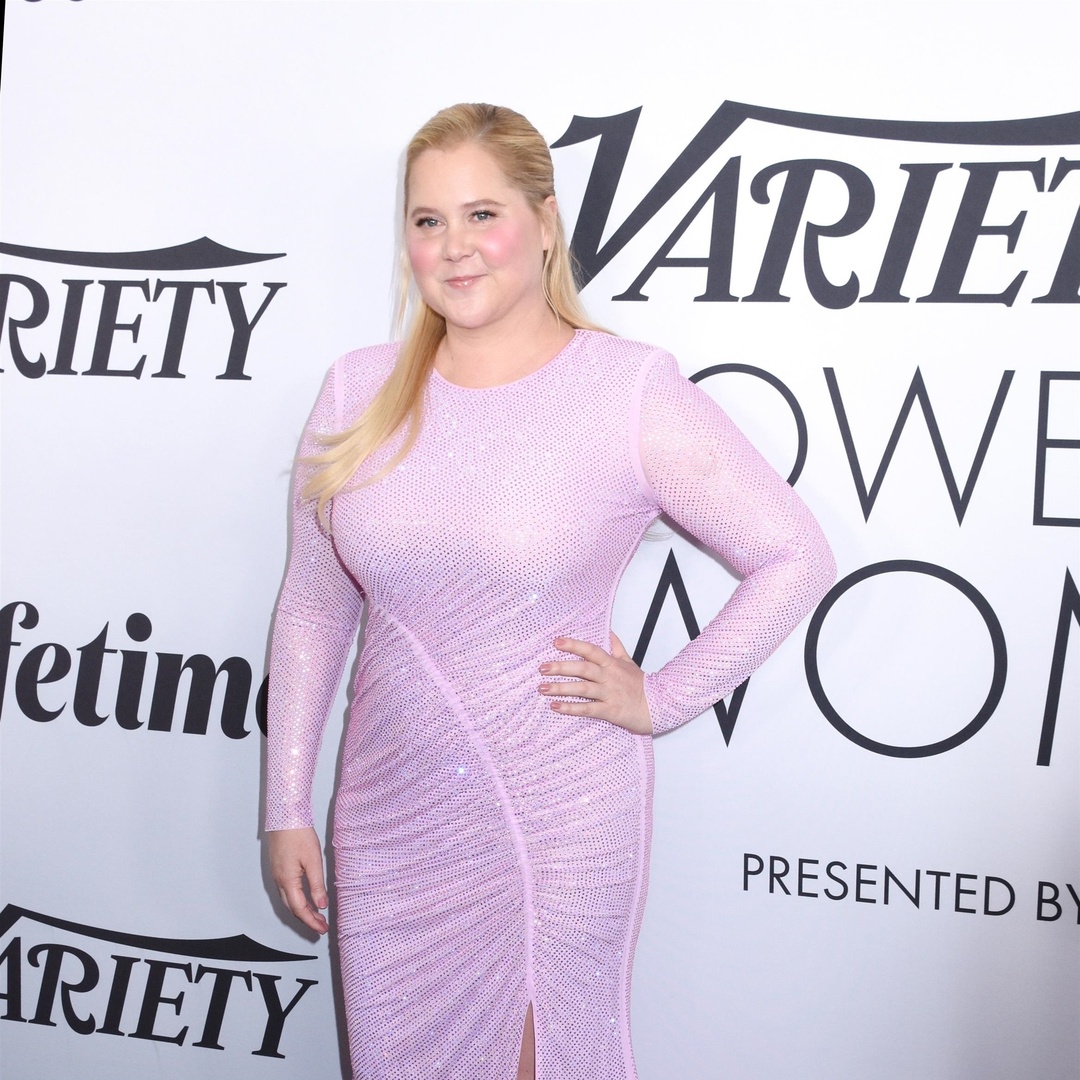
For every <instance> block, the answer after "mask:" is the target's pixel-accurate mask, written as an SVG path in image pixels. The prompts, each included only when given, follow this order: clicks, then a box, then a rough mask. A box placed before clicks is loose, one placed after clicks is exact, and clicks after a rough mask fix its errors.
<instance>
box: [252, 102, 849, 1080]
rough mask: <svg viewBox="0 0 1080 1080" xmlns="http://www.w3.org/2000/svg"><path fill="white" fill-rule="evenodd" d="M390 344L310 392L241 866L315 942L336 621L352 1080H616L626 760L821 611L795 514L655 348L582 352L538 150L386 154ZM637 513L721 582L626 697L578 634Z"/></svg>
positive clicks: (633, 895) (629, 1056) (460, 114)
mask: <svg viewBox="0 0 1080 1080" xmlns="http://www.w3.org/2000/svg"><path fill="white" fill-rule="evenodd" d="M404 206H405V220H404V251H405V254H406V256H407V260H408V267H409V271H410V273H411V280H412V283H413V285H414V286H415V289H416V291H417V293H418V302H417V304H416V309H415V314H414V316H413V318H412V321H411V323H410V325H409V328H408V331H407V333H406V335H405V338H404V340H403V341H402V342H401V343H400V344H392V345H380V346H375V347H373V348H367V349H361V350H359V351H357V352H353V353H349V354H348V355H346V356H344V357H342V358H341V359H340V360H339V361H338V362H337V363H336V364H335V365H334V366H333V368H332V369H331V372H330V374H329V376H328V378H327V381H326V383H325V385H324V387H323V391H322V393H321V395H320V397H319V400H318V402H317V403H316V405H315V409H314V412H313V413H312V416H311V420H310V421H309V424H308V427H307V430H306V433H305V436H304V440H303V444H302V447H301V459H300V464H299V466H298V470H297V474H298V475H297V489H296V497H295V507H294V510H295V519H294V533H293V542H292V551H291V557H290V562H289V569H288V574H287V578H286V582H285V585H284V588H283V591H282V595H281V598H280V600H279V604H278V609H277V616H276V620H275V627H274V643H273V654H272V660H271V679H270V729H269V740H268V743H269V752H268V799H267V814H266V827H267V829H268V830H270V831H269V844H270V860H271V867H272V871H273V874H274V877H275V880H276V881H277V883H278V886H279V889H280V891H281V895H282V897H283V898H284V900H285V901H286V903H287V904H288V906H289V908H290V909H291V910H292V912H293V914H295V915H296V916H297V918H299V919H300V920H302V921H303V922H304V923H305V924H306V925H307V926H309V927H311V928H313V929H315V930H318V931H320V932H324V931H325V930H326V929H327V923H326V920H325V918H324V916H323V915H322V913H321V909H323V908H325V907H326V905H327V891H326V887H325V885H324V880H323V869H322V852H321V848H320V843H319V839H318V837H317V835H316V833H315V831H314V830H313V828H312V820H313V819H312V809H311V800H310V792H311V778H312V773H313V770H314V767H315V760H316V756H317V753H318V748H319V742H320V738H321V734H322V729H323V726H324V723H325V720H326V716H327V713H328V711H329V709H330V707H331V703H332V702H333V699H334V696H335V693H336V690H337V686H338V682H339V680H340V677H341V672H342V669H343V666H344V664H345V661H346V658H347V656H348V654H349V651H350V648H351V646H352V644H353V641H354V638H355V635H356V632H357V626H358V624H359V620H360V615H361V611H362V609H363V607H364V606H365V605H366V606H367V626H366V632H365V637H364V645H363V651H362V654H361V656H360V660H359V663H358V667H357V673H356V681H355V685H354V688H353V704H352V712H351V716H350V721H349V727H348V732H347V735H346V741H345V749H344V754H343V758H342V768H341V776H340V779H339V785H338V791H337V795H336V802H335V811H334V846H335V849H336V866H337V881H336V920H337V928H338V937H339V947H340V951H341V970H342V979H343V983H344V993H345V1009H346V1013H347V1017H348V1024H349V1036H350V1044H351V1054H352V1062H353V1068H354V1070H355V1075H356V1077H358V1078H363V1080H376V1078H386V1080H409V1078H416V1080H433V1078H438V1077H445V1078H447V1080H449V1078H453V1080H513V1078H514V1077H515V1076H517V1077H518V1078H527V1080H532V1078H534V1077H535V1078H536V1080H616V1078H618V1080H628V1078H633V1077H635V1076H636V1072H635V1068H634V1059H633V1052H632V1049H631V1042H630V1027H629V1017H630V1006H629V991H630V976H631V968H632V962H633V954H634V944H635V940H636V937H637V932H638V927H639V926H640V922H641V913H642V908H643V906H644V902H645V892H646V883H647V877H648V862H649V839H650V801H651V791H652V767H653V766H652V738H653V736H654V735H657V734H660V733H662V732H664V731H667V730H669V729H671V728H673V727H675V726H676V725H678V724H681V723H684V722H685V721H687V720H690V719H691V718H692V717H694V716H697V715H698V714H699V713H701V712H702V711H704V710H705V709H707V708H708V707H709V706H710V705H711V704H712V703H713V702H714V701H717V700H719V699H720V698H722V697H724V696H725V695H727V694H728V693H730V692H731V691H732V690H733V689H734V688H735V687H736V686H738V685H739V684H740V683H741V682H742V681H743V680H744V679H746V678H747V676H749V675H750V673H751V672H752V671H753V670H754V669H755V668H756V667H757V666H758V665H759V664H760V663H761V662H762V661H763V660H764V659H765V658H766V657H767V656H768V655H769V654H770V653H771V652H772V651H773V649H775V648H776V646H777V645H778V644H779V643H780V642H781V641H782V640H783V638H784V637H785V636H786V635H787V634H788V633H790V631H791V630H792V629H793V628H794V627H795V626H796V624H797V623H798V622H799V621H800V620H801V619H802V618H803V617H804V615H806V613H807V612H808V611H809V610H810V609H811V608H812V606H813V605H814V604H815V603H816V602H817V600H818V599H819V598H820V597H821V596H822V595H823V593H824V591H825V590H826V589H827V588H828V586H829V584H830V583H831V580H832V575H833V572H834V569H833V563H832V559H831V556H830V554H829V549H828V546H827V544H826V543H825V540H824V538H823V537H822V535H821V532H820V530H819V529H818V527H817V525H816V523H815V521H814V519H813V518H812V516H811V515H810V513H809V512H808V511H807V509H806V508H805V506H804V505H803V504H802V502H801V501H800V499H799V498H798V496H796V495H795V493H794V492H793V491H792V490H791V488H790V487H789V486H788V485H787V484H786V483H785V482H784V481H783V480H782V479H780V477H778V476H777V475H776V473H774V472H773V470H772V469H771V468H770V467H769V466H768V465H767V464H766V463H765V462H764V461H763V460H762V458H761V457H760V455H758V454H757V452H756V451H755V450H754V449H753V448H752V447H751V446H750V445H749V444H748V443H747V442H746V440H745V439H744V438H743V437H742V436H741V435H740V433H739V432H738V431H737V430H736V429H735V428H734V426H733V425H732V424H731V422H730V421H729V420H728V419H727V417H726V416H725V415H724V414H723V413H722V412H721V410H720V409H719V408H718V407H717V406H716V405H715V404H714V403H713V402H712V401H711V400H710V399H709V398H708V397H707V396H706V395H705V394H704V393H702V392H701V391H700V390H698V389H697V388H696V387H695V386H693V385H692V384H690V383H689V382H688V381H687V380H685V379H684V378H682V376H681V375H680V374H679V371H678V368H677V366H676V364H675V361H674V360H673V359H672V358H671V357H670V356H669V355H668V354H666V353H665V352H663V351H662V350H659V349H656V348H653V347H651V346H648V345H643V344H640V343H637V342H631V341H625V340H622V339H620V338H617V337H614V336H611V335H609V334H606V333H603V332H601V331H599V330H597V329H596V328H594V327H593V326H592V325H591V324H590V323H589V321H588V319H587V318H586V316H585V315H584V313H583V311H582V309H581V307H580V304H579V302H578V298H577V295H576V292H575V289H574V285H573V278H572V275H571V270H570V263H569V258H568V254H567V246H566V241H565V238H564V233H563V229H562V224H561V222H560V220H559V215H558V208H557V206H556V202H555V192H554V188H553V179H552V165H551V158H550V155H549V153H548V150H547V147H546V145H545V144H544V141H543V139H542V138H541V137H540V135H539V134H538V133H537V132H536V130H535V129H534V128H533V127H532V125H531V124H529V123H528V121H526V120H525V119H524V118H523V117H521V116H519V115H518V114H517V113H514V112H512V111H511V110H509V109H505V108H500V107H494V106H490V105H455V106H453V107H451V108H449V109H445V110H443V111H442V112H441V113H439V114H437V115H436V116H435V117H433V118H432V119H431V120H430V121H429V122H428V123H427V124H425V125H424V127H423V128H421V130H420V131H419V132H418V133H417V135H416V136H415V137H414V139H413V140H412V142H411V143H410V145H409V149H408V153H407V157H406V171H405V202H404ZM661 512H663V513H665V514H667V515H669V516H670V517H671V518H672V519H674V520H675V521H677V522H678V523H679V524H680V525H682V526H683V527H684V528H686V529H687V530H688V531H690V532H691V533H692V534H694V535H695V536H697V537H698V538H699V539H701V540H702V541H703V542H705V543H707V544H708V545H710V546H711V547H712V548H713V549H715V550H716V551H717V552H718V553H719V554H720V555H721V556H722V557H723V558H724V559H726V560H727V561H728V563H729V564H730V565H731V566H733V567H734V568H735V570H736V571H737V572H738V573H740V574H741V575H743V580H742V582H741V584H740V585H739V587H738V589H737V590H736V592H735V593H734V595H733V596H732V597H731V599H730V600H729V601H728V603H727V604H726V605H725V606H724V608H723V610H722V611H721V612H720V613H719V614H718V615H717V616H716V618H714V619H713V620H712V622H711V623H709V625H708V626H707V627H706V628H705V630H704V631H703V632H702V633H701V635H700V636H699V637H698V638H697V639H695V640H694V641H693V642H691V643H690V644H688V645H687V646H686V648H685V649H683V650H682V652H680V653H679V654H678V655H677V656H676V657H675V658H674V659H673V660H671V661H670V662H669V663H668V664H666V665H665V666H664V667H663V668H661V669H660V670H659V671H657V672H653V673H650V674H644V673H643V672H642V671H641V670H640V669H639V668H638V666H637V665H636V664H635V663H634V662H633V661H632V660H631V658H630V657H629V656H628V655H627V653H626V650H625V649H624V648H623V646H622V644H621V643H620V642H619V640H618V638H616V637H615V636H614V635H613V634H612V633H611V627H610V615H611V605H612V598H613V595H614V591H615V588H616V585H617V584H618V581H619V577H620V575H621V573H622V570H623V568H624V567H625V565H626V563H627V561H628V560H629V558H630V556H631V555H632V554H633V552H634V550H635V548H636V547H637V545H638V543H639V541H640V539H641V536H642V534H643V533H644V531H645V529H646V528H647V527H648V525H649V523H650V522H651V521H652V520H653V519H654V518H655V517H656V516H657V515H658V514H660V513H661Z"/></svg>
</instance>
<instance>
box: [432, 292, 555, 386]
mask: <svg viewBox="0 0 1080 1080" xmlns="http://www.w3.org/2000/svg"><path fill="white" fill-rule="evenodd" d="M544 310H545V315H544V317H542V318H540V319H537V320H535V321H533V322H532V325H524V326H520V325H519V326H515V327H508V326H487V327H481V328H477V329H471V328H469V327H459V326H452V325H449V324H448V325H447V327H446V337H445V338H444V339H443V341H442V344H441V345H440V346H439V351H438V352H437V353H436V355H435V368H436V370H437V371H438V373H439V374H440V375H442V376H443V378H445V379H447V380H449V381H450V382H452V383H457V384H458V385H459V386H465V387H472V388H480V387H485V386H501V385H502V384H503V383H509V382H514V381H515V380H517V379H521V378H524V377H525V376H526V375H531V374H532V372H534V371H536V370H537V369H539V368H541V367H543V366H544V365H545V364H546V363H547V362H548V361H549V360H551V359H552V358H553V357H555V356H556V355H558V353H560V352H561V351H562V350H563V349H564V348H566V346H567V344H568V343H569V341H570V339H571V338H572V337H573V336H574V330H573V327H571V326H568V325H567V324H566V323H564V322H562V320H560V319H559V318H558V317H557V316H556V315H555V314H554V313H553V312H552V311H551V310H550V309H549V308H545V309H544Z"/></svg>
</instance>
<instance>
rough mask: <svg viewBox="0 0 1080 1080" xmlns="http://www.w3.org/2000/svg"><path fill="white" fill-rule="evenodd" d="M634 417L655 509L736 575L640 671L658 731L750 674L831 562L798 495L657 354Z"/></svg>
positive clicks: (828, 573) (805, 606)
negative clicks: (675, 642) (676, 641)
mask: <svg viewBox="0 0 1080 1080" xmlns="http://www.w3.org/2000/svg"><path fill="white" fill-rule="evenodd" d="M639 415H640V431H639V439H638V442H639V446H640V454H641V466H642V471H643V474H644V479H645V481H646V483H647V486H648V487H649V488H651V494H652V495H653V496H654V498H655V501H656V505H657V507H658V508H659V509H661V510H663V512H664V513H665V514H667V515H668V517H670V518H671V519H672V520H673V521H675V522H677V523H678V524H679V525H680V526H682V527H683V528H684V529H686V530H687V532H689V533H690V534H691V535H693V536H695V537H696V538H697V539H699V540H700V541H702V543H704V544H706V545H708V546H709V547H710V548H712V549H713V550H714V551H716V552H717V553H718V554H719V555H720V556H721V557H722V558H723V559H725V560H726V561H727V562H728V564H729V565H731V566H732V568H733V569H734V570H735V571H736V572H737V573H738V574H740V575H741V576H742V579H743V580H742V581H741V582H740V584H739V586H738V588H737V589H736V590H735V592H734V593H733V594H732V596H731V598H730V599H729V600H728V602H727V603H726V604H725V605H724V606H723V608H722V609H721V611H720V612H719V613H718V614H717V615H716V616H715V618H713V619H712V621H711V622H709V624H708V625H707V626H706V627H705V628H704V629H703V630H702V632H701V634H700V635H699V636H698V637H696V638H695V639H694V640H693V641H691V642H689V643H688V644H687V645H686V646H685V647H684V648H683V649H682V650H681V651H680V652H679V653H678V654H677V655H676V656H675V657H673V658H672V659H671V660H670V661H669V662H668V663H666V664H665V665H664V666H663V667H662V668H661V669H660V670H659V671H656V672H652V673H649V674H647V675H646V676H645V680H644V691H645V696H646V698H647V700H648V703H649V712H650V714H651V717H652V729H653V733H654V734H661V733H662V732H665V731H669V730H670V729H671V728H674V727H677V726H678V725H679V724H683V723H685V722H686V721H687V720H691V719H693V718H694V717H695V716H697V715H699V714H700V713H702V712H704V711H705V710H706V709H708V708H709V707H710V706H711V705H712V704H713V703H714V702H716V701H719V700H721V699H722V698H724V697H726V696H727V695H728V694H730V693H731V692H732V691H733V690H734V689H735V688H736V687H737V686H739V684H740V683H742V682H744V681H745V680H746V679H747V678H749V676H750V675H751V674H752V673H753V672H754V671H756V670H757V668H758V667H759V666H760V665H761V664H762V663H763V662H764V661H765V660H766V659H767V658H768V657H769V656H770V655H771V654H772V652H773V651H774V650H775V649H776V648H777V646H779V645H780V643H781V642H782V641H783V640H784V639H785V638H786V637H787V636H788V635H789V634H790V633H791V632H792V631H793V630H794V629H795V627H796V626H798V624H799V623H800V622H801V621H802V620H803V619H804V618H805V617H806V616H807V615H808V614H809V613H810V611H811V610H812V609H813V608H814V606H815V605H816V604H817V603H818V601H819V600H821V598H822V597H823V596H824V595H825V593H826V591H827V590H828V588H829V586H830V585H831V584H832V582H833V580H834V578H835V575H836V564H835V562H834V561H833V556H832V552H831V550H830V548H829V545H828V542H827V541H826V539H825V536H824V535H823V533H822V531H821V528H820V526H819V525H818V523H817V521H816V520H815V518H814V516H813V515H812V514H811V513H810V511H809V510H808V509H807V507H806V504H805V503H804V502H803V501H802V499H800V498H799V496H798V495H797V494H796V493H795V491H794V490H793V489H792V487H791V486H790V485H789V484H788V483H787V482H786V481H785V480H784V479H783V478H782V477H781V476H780V475H779V474H778V473H777V472H776V471H775V470H774V469H773V468H772V466H770V465H769V464H768V462H766V461H765V459H764V458H763V457H762V456H761V454H759V453H758V451H757V450H756V449H755V448H754V447H753V446H752V445H751V444H750V442H749V441H748V440H747V439H746V437H745V436H744V435H743V434H742V432H740V431H739V429H738V428H737V427H736V426H735V425H734V423H732V421H731V420H730V418H729V417H728V416H727V414H726V413H724V411H723V410H722V409H721V408H720V407H719V406H718V405H717V404H716V403H715V402H714V401H713V400H712V399H711V398H710V397H709V396H708V395H707V394H706V393H705V392H704V391H703V390H701V389H700V388H699V387H697V386H696V385H694V384H693V383H691V382H690V381H689V380H688V379H686V378H684V377H683V376H682V375H681V374H680V372H679V369H678V366H677V365H676V363H675V360H674V358H673V357H671V356H669V355H667V354H666V353H662V354H660V355H659V356H658V357H657V359H656V360H655V361H653V362H652V366H651V368H650V369H649V370H648V372H647V373H646V376H645V379H644V384H643V390H642V395H641V408H640V414H639Z"/></svg>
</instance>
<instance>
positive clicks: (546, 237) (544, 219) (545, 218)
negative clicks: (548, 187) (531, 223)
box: [540, 195, 559, 251]
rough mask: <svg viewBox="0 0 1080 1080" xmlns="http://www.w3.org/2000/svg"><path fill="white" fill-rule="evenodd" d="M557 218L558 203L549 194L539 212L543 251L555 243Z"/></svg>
mask: <svg viewBox="0 0 1080 1080" xmlns="http://www.w3.org/2000/svg"><path fill="white" fill-rule="evenodd" d="M558 219H559V204H558V203H557V202H556V201H555V196H554V195H549V196H548V197H547V198H546V199H545V200H544V203H543V208H542V211H541V214H540V235H541V237H542V238H543V241H544V251H548V250H550V248H551V245H552V244H554V243H555V222H556V221H557V220H558Z"/></svg>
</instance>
